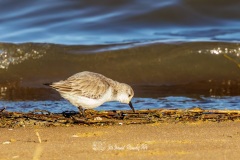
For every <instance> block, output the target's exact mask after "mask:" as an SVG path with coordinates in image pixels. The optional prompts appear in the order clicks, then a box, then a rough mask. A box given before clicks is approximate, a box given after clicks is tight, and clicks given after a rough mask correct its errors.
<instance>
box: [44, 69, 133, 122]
mask: <svg viewBox="0 0 240 160" xmlns="http://www.w3.org/2000/svg"><path fill="white" fill-rule="evenodd" d="M45 85H48V86H50V87H52V88H53V89H55V90H57V91H58V92H59V93H60V95H61V96H62V97H63V98H64V99H66V100H68V101H69V102H70V103H71V104H72V105H74V106H75V107H77V108H78V110H79V113H81V114H82V116H83V117H84V118H85V119H86V116H85V113H84V111H85V109H93V108H97V107H99V106H100V105H102V104H103V103H105V102H109V101H118V102H120V103H124V104H128V105H129V106H130V108H131V109H132V111H133V112H135V109H134V107H133V105H132V102H131V99H132V98H133V96H134V91H133V89H132V87H131V86H130V85H128V84H125V83H120V82H117V81H115V80H112V79H110V78H107V77H105V76H104V75H102V74H99V73H94V72H90V71H82V72H79V73H76V74H74V75H72V76H70V77H69V78H67V79H66V80H61V81H59V82H53V83H45Z"/></svg>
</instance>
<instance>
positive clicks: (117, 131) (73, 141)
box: [0, 120, 240, 160]
mask: <svg viewBox="0 0 240 160" xmlns="http://www.w3.org/2000/svg"><path fill="white" fill-rule="evenodd" d="M239 125H240V121H239V120H237V121H234V122H233V121H228V122H220V123H218V122H200V121H199V122H191V123H176V124H174V123H153V124H136V125H125V124H124V125H113V126H86V125H74V126H69V127H61V126H58V127H41V126H28V127H18V128H0V137H1V138H0V147H1V150H0V155H1V157H0V160H3V159H4V160H9V159H39V160H40V159H41V160H45V159H78V158H84V159H116V158H118V159H129V156H130V157H132V158H134V159H156V158H163V159H220V160H221V159H223V160H224V159H239V158H240V153H239V150H240V145H239V144H240V129H239ZM40 142H41V143H40Z"/></svg>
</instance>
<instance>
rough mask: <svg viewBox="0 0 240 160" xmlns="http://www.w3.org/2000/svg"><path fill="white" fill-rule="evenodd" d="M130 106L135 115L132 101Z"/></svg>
mask: <svg viewBox="0 0 240 160" xmlns="http://www.w3.org/2000/svg"><path fill="white" fill-rule="evenodd" d="M129 106H130V107H131V109H132V111H133V112H134V113H135V109H134V107H133V105H132V102H131V101H130V102H129Z"/></svg>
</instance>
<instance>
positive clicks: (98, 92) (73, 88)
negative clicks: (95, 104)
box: [51, 72, 112, 99]
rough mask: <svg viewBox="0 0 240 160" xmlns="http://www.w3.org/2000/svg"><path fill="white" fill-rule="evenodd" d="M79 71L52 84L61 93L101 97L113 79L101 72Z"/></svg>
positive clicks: (94, 97)
mask: <svg viewBox="0 0 240 160" xmlns="http://www.w3.org/2000/svg"><path fill="white" fill-rule="evenodd" d="M82 73H83V72H81V73H78V74H75V75H73V76H71V77H69V78H68V79H67V80H65V81H60V82H55V83H53V84H52V85H51V86H52V87H53V88H55V89H56V90H57V91H59V92H60V93H65V94H73V95H79V96H84V97H87V98H93V99H98V98H101V97H102V96H103V95H104V93H105V92H106V91H107V89H108V88H109V85H110V84H109V81H112V80H110V79H108V78H106V77H104V76H102V75H100V74H82Z"/></svg>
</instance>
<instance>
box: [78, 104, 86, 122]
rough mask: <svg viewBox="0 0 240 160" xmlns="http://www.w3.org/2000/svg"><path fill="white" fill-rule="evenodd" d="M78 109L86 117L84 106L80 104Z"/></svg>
mask: <svg viewBox="0 0 240 160" xmlns="http://www.w3.org/2000/svg"><path fill="white" fill-rule="evenodd" d="M78 110H79V112H80V113H81V114H82V116H83V117H84V118H85V119H86V116H85V113H84V109H83V108H82V106H79V107H78Z"/></svg>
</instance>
